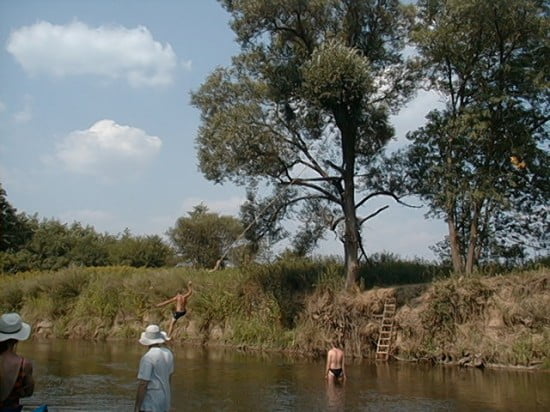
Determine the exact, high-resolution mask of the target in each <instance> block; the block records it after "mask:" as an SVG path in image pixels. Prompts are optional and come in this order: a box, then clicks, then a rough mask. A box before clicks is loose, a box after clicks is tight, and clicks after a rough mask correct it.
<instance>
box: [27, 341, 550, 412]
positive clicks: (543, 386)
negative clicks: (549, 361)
mask: <svg viewBox="0 0 550 412" xmlns="http://www.w3.org/2000/svg"><path fill="white" fill-rule="evenodd" d="M172 349H173V351H174V354H175V358H176V371H175V374H174V376H173V381H172V391H173V394H172V398H173V399H172V404H173V410H174V411H246V412H256V411H508V410H509V411H514V410H515V411H536V410H541V411H542V410H546V411H548V410H550V373H545V372H526V371H503V370H478V369H459V368H456V367H440V366H437V367H431V366H423V365H416V364H414V365H413V364H404V363H389V364H386V363H376V362H371V361H365V360H363V361H359V360H358V361H350V363H347V364H346V368H347V373H348V380H347V381H346V382H345V384H344V385H338V386H329V385H327V384H326V382H325V380H324V379H323V372H324V361H323V360H311V359H305V358H296V357H288V356H284V355H280V354H258V353H251V352H240V351H237V350H234V349H223V348H221V349H220V348H198V347H194V346H185V345H184V346H173V347H172ZM145 350H146V349H145V348H144V347H143V346H141V345H139V343H137V342H135V343H132V342H100V343H98V342H87V341H65V340H54V341H33V340H31V341H27V342H21V343H20V344H19V346H18V352H19V353H20V354H21V355H23V356H25V357H28V358H30V359H32V360H33V361H34V375H35V379H36V389H35V393H34V395H33V396H32V397H31V398H25V399H23V403H25V404H26V405H27V406H26V407H25V409H24V410H25V411H27V410H32V407H36V406H38V405H39V404H43V403H46V404H48V406H49V410H50V411H53V412H55V411H132V410H133V404H134V398H135V392H136V374H137V369H138V364H139V360H140V357H141V356H142V354H143V353H144V352H145Z"/></svg>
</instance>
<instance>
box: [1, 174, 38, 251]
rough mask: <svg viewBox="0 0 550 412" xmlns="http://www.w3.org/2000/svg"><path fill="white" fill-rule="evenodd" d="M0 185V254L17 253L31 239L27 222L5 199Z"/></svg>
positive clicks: (22, 214)
mask: <svg viewBox="0 0 550 412" xmlns="http://www.w3.org/2000/svg"><path fill="white" fill-rule="evenodd" d="M6 196H7V194H6V191H5V190H4V188H3V187H2V184H1V183H0V228H1V230H0V252H12V253H13V252H17V251H18V250H19V249H20V248H21V247H22V246H23V245H24V244H25V243H26V242H27V241H28V240H29V238H30V237H31V235H32V232H31V228H30V224H29V220H28V218H27V216H26V215H25V214H24V213H17V209H16V208H14V207H13V206H12V205H11V204H10V203H9V202H8V200H7V198H6Z"/></svg>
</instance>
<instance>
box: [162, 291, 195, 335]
mask: <svg viewBox="0 0 550 412" xmlns="http://www.w3.org/2000/svg"><path fill="white" fill-rule="evenodd" d="M192 286H193V284H192V283H191V281H189V282H187V293H185V294H184V293H177V294H176V296H174V297H173V298H170V299H168V300H165V301H164V302H160V303H158V304H157V305H156V307H157V308H160V307H162V306H165V305H168V304H170V303H175V306H176V310H175V311H174V313H173V316H172V319H171V321H170V327H169V328H168V338H171V337H172V331H173V329H174V325H175V324H176V321H177V320H178V319H179V318H181V317H182V316H184V315H185V314H186V313H187V300H188V299H189V297H190V296H191V295H192V294H193V287H192ZM182 292H183V291H182Z"/></svg>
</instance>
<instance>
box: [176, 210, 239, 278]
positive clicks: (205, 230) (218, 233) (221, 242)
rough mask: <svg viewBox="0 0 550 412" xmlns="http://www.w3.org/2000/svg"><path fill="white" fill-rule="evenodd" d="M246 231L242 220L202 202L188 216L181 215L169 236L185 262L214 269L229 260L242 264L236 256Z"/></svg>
mask: <svg viewBox="0 0 550 412" xmlns="http://www.w3.org/2000/svg"><path fill="white" fill-rule="evenodd" d="M242 232H243V227H242V224H241V222H240V221H239V220H238V219H236V218H234V217H232V216H220V215H219V214H217V213H213V212H209V211H208V208H207V207H206V206H205V205H203V204H200V205H198V206H195V207H194V208H193V210H192V211H191V212H188V216H183V217H180V218H179V219H178V220H177V221H176V225H175V226H174V227H173V228H171V229H169V230H168V236H169V237H170V239H171V240H172V243H173V244H174V246H175V248H176V251H177V252H178V253H179V255H180V256H181V258H182V259H183V260H184V262H188V263H191V264H192V265H193V266H195V267H203V268H214V267H216V266H219V265H224V264H225V263H226V261H227V260H237V261H236V262H233V263H239V261H238V259H236V256H237V255H238V253H237V252H238V249H242V246H243V245H242V244H240V243H239V242H238V241H239V240H240V238H241V235H242ZM232 258H235V259H232Z"/></svg>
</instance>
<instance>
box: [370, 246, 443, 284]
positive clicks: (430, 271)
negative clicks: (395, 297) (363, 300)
mask: <svg viewBox="0 0 550 412" xmlns="http://www.w3.org/2000/svg"><path fill="white" fill-rule="evenodd" d="M360 273H361V279H362V281H363V282H364V285H365V287H366V288H370V287H373V286H375V285H376V286H389V285H406V284H413V283H427V282H432V281H434V280H436V279H440V278H444V277H447V276H448V275H449V273H451V268H450V267H447V266H445V265H444V264H436V263H433V262H427V261H424V260H421V259H413V260H405V259H402V258H400V257H399V256H397V255H394V254H392V253H388V252H384V253H375V254H374V255H372V256H370V257H369V262H368V263H367V264H365V265H364V266H362V267H361V271H360Z"/></svg>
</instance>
